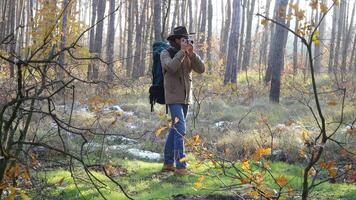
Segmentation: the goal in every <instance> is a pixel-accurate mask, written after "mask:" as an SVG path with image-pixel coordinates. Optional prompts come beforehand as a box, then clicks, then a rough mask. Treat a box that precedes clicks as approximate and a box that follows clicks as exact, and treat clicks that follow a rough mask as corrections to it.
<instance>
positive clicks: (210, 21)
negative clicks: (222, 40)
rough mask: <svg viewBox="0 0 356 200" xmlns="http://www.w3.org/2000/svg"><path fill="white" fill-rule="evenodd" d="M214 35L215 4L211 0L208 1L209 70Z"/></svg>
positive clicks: (209, 67)
mask: <svg viewBox="0 0 356 200" xmlns="http://www.w3.org/2000/svg"><path fill="white" fill-rule="evenodd" d="M212 36H213V4H212V3H211V0H209V3H208V38H207V39H208V49H207V52H206V53H207V59H208V70H209V71H211V62H212V59H211V51H212V47H211V45H212Z"/></svg>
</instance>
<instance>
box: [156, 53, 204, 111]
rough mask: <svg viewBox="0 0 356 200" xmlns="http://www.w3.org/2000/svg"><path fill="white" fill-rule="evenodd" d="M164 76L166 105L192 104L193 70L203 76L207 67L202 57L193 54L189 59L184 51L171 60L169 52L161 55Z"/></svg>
mask: <svg viewBox="0 0 356 200" xmlns="http://www.w3.org/2000/svg"><path fill="white" fill-rule="evenodd" d="M161 64H162V68H163V74H164V92H165V99H166V104H190V103H191V102H192V99H191V98H192V94H191V93H192V70H194V71H195V72H197V73H199V74H202V73H204V71H205V66H204V63H203V62H202V60H201V59H200V57H199V56H198V55H197V54H195V53H193V55H192V56H191V57H190V58H189V57H188V56H186V55H185V54H184V52H183V51H182V50H180V51H178V52H177V53H176V55H175V56H174V58H171V56H170V55H169V52H168V51H167V50H164V51H162V53H161Z"/></svg>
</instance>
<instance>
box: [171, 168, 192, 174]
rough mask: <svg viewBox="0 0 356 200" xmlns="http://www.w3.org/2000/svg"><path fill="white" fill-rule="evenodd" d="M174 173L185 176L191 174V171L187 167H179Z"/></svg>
mask: <svg viewBox="0 0 356 200" xmlns="http://www.w3.org/2000/svg"><path fill="white" fill-rule="evenodd" d="M174 173H175V174H176V175H180V176H185V175H189V174H190V172H189V171H188V170H187V168H177V169H176V171H175V172H174Z"/></svg>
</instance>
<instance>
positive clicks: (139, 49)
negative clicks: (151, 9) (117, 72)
mask: <svg viewBox="0 0 356 200" xmlns="http://www.w3.org/2000/svg"><path fill="white" fill-rule="evenodd" d="M147 4H148V0H145V1H144V4H143V7H142V11H141V18H139V15H138V14H137V16H136V17H137V19H136V23H137V25H136V52H135V58H134V66H133V71H132V77H134V78H138V77H140V76H141V75H142V74H141V73H140V72H142V71H145V70H141V68H143V69H144V68H145V66H144V65H141V64H142V62H141V57H142V56H143V55H142V32H143V24H144V19H145V10H146V8H147ZM136 8H137V11H138V6H137V7H136ZM137 13H140V12H137Z"/></svg>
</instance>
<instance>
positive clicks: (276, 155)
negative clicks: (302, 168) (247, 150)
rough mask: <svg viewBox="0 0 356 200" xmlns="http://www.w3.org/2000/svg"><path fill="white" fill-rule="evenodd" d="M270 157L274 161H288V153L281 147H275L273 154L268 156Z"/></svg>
mask: <svg viewBox="0 0 356 200" xmlns="http://www.w3.org/2000/svg"><path fill="white" fill-rule="evenodd" d="M268 157H269V159H271V160H274V161H283V162H285V161H287V158H288V157H287V154H286V153H285V152H284V151H283V150H281V149H275V150H273V151H272V153H271V155H269V156H268Z"/></svg>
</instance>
